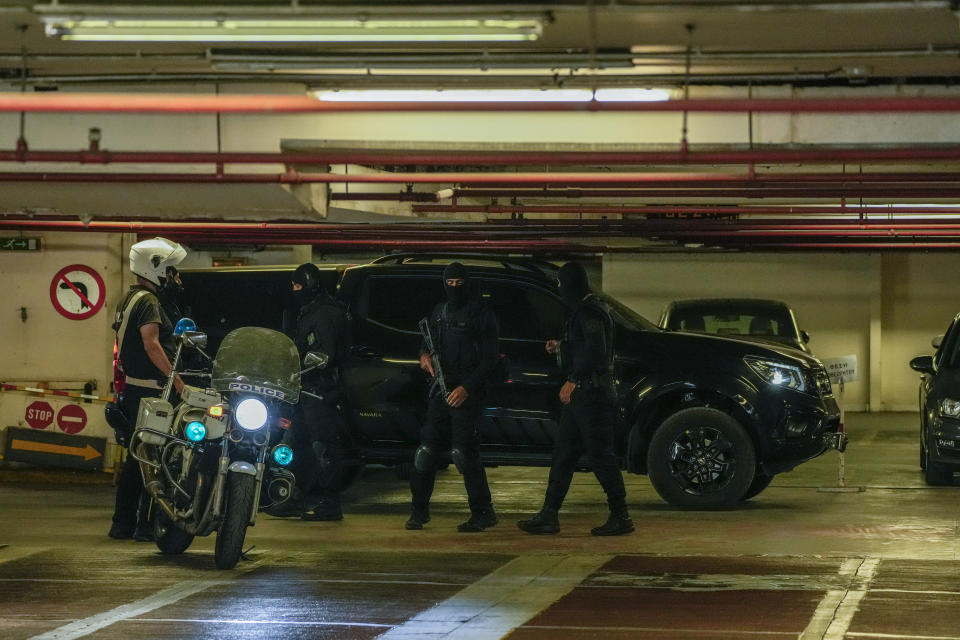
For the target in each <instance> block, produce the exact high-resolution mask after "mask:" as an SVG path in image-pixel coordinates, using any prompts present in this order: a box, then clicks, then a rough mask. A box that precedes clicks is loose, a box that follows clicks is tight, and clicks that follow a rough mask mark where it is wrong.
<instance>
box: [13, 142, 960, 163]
mask: <svg viewBox="0 0 960 640" xmlns="http://www.w3.org/2000/svg"><path fill="white" fill-rule="evenodd" d="M937 160H941V161H952V160H960V146H930V147H923V146H921V147H898V148H889V149H883V148H880V149H878V148H856V147H820V148H816V149H770V148H766V149H765V148H759V149H753V150H733V151H680V150H678V151H522V150H517V151H483V150H476V151H470V150H466V151H408V150H404V151H392V150H344V149H334V150H330V151H319V152H311V153H297V152H281V153H268V152H262V153H259V152H233V151H225V152H206V151H105V150H103V151H88V150H78V151H29V150H26V149H24V150H16V149H12V150H0V161H2V162H68V163H77V164H121V163H122V164H283V165H300V164H304V165H324V164H362V165H380V166H382V165H423V166H523V165H550V166H564V165H567V166H569V165H603V166H610V165H714V164H720V165H726V164H748V165H749V164H760V165H762V164H808V163H818V162H819V163H829V164H842V163H860V162H877V163H886V162H912V161H937Z"/></svg>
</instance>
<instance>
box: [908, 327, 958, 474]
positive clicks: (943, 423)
mask: <svg viewBox="0 0 960 640" xmlns="http://www.w3.org/2000/svg"><path fill="white" fill-rule="evenodd" d="M933 346H934V348H936V350H937V352H936V353H935V354H934V355H932V356H917V357H916V358H914V359H913V360H911V361H910V367H911V368H912V369H913V370H914V371H919V372H920V373H922V374H923V375H922V376H921V378H920V468H921V469H923V477H924V480H925V481H926V482H927V484H929V485H949V484H953V473H954V471H960V315H957V316H956V317H955V318H954V319H953V321H952V322H951V323H950V326H949V327H948V328H947V332H946V333H945V334H943V335H942V336H938V337H937V338H934V340H933Z"/></svg>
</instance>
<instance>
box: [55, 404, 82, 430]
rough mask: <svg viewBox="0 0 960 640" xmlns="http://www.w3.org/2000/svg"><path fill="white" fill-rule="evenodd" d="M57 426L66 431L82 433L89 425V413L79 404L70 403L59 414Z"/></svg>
mask: <svg viewBox="0 0 960 640" xmlns="http://www.w3.org/2000/svg"><path fill="white" fill-rule="evenodd" d="M57 426H58V427H60V430H61V431H63V432H64V433H80V432H81V431H83V428H84V427H85V426H87V414H86V412H85V411H84V410H83V407H81V406H80V405H78V404H68V405H67V406H65V407H64V408H63V409H60V412H59V413H58V414H57Z"/></svg>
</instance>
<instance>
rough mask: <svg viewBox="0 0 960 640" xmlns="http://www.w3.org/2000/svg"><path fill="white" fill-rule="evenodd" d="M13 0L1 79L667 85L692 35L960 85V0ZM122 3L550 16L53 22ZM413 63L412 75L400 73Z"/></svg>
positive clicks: (699, 45) (845, 70)
mask: <svg viewBox="0 0 960 640" xmlns="http://www.w3.org/2000/svg"><path fill="white" fill-rule="evenodd" d="M0 4H2V8H0V77H7V78H12V79H19V78H20V77H21V76H22V72H23V68H24V67H25V68H26V73H27V79H28V81H29V82H34V83H52V82H56V83H66V82H85V81H98V82H101V81H103V80H104V79H109V78H119V77H123V76H125V77H126V78H128V79H130V78H143V79H145V80H148V81H154V82H156V81H162V80H165V79H180V78H194V79H197V78H204V79H214V78H219V79H224V80H226V79H232V80H239V79H251V80H254V79H257V80H262V79H263V78H268V77H272V78H274V79H285V80H303V81H307V82H309V83H310V84H312V85H316V86H331V85H336V86H345V85H350V84H352V85H357V86H370V85H376V86H384V85H390V86H396V85H404V86H407V85H414V84H429V85H430V86H436V84H437V82H438V79H439V81H442V82H443V83H445V84H448V85H451V86H455V85H459V84H464V83H469V84H470V85H471V86H477V85H478V84H482V83H484V82H495V83H496V84H498V85H502V84H503V82H504V77H503V76H506V79H507V80H508V81H509V82H513V83H517V84H525V85H529V84H531V83H535V84H541V85H550V84H554V83H558V82H563V83H564V84H565V85H567V86H570V85H577V84H589V80H588V76H589V75H590V73H589V72H590V69H591V68H594V69H596V70H597V73H599V74H601V76H602V77H603V82H604V83H605V84H616V83H626V82H629V83H632V84H635V83H636V82H637V79H638V78H642V79H646V80H648V81H650V82H656V83H658V84H661V85H662V84H669V83H680V82H681V81H682V79H683V77H684V75H685V55H684V53H685V51H686V50H687V47H688V45H689V46H690V47H691V52H692V56H691V69H690V72H691V73H690V76H691V80H692V81H693V82H710V83H718V82H719V83H724V84H743V83H746V82H753V83H763V82H783V81H789V82H794V83H796V82H804V83H812V84H826V85H835V84H847V83H852V84H863V83H900V82H911V81H914V82H916V81H924V82H927V81H930V80H931V79H940V80H942V81H944V82H951V81H952V79H953V78H954V77H957V76H958V75H960V55H958V52H960V29H958V21H957V15H956V13H955V9H956V8H957V7H956V5H957V3H956V2H949V1H923V0H886V1H884V0H872V1H865V0H837V1H833V2H790V1H785V0H779V1H778V0H768V1H766V2H728V1H726V0H701V1H698V2H692V1H690V2H688V1H683V0H674V1H672V2H648V1H646V0H613V1H605V2H599V1H598V2H589V1H580V2H555V3H541V2H523V1H521V2H513V3H496V2H482V1H481V2H473V3H469V4H466V3H463V2H459V1H456V0H454V1H450V0H435V1H433V2H430V3H428V4H427V3H417V2H405V1H399V2H363V1H358V2H352V3H349V4H343V3H336V4H333V3H329V2H321V1H311V0H298V1H297V2H295V3H283V2H262V1H246V2H231V3H224V4H221V5H216V6H204V7H200V8H198V6H197V4H196V3H186V2H180V3H177V2H150V3H106V2H99V1H84V2H74V1H72V0H58V1H57V2H56V3H53V4H40V3H34V2H25V1H23V2H21V1H16V0H6V1H4V2H2V3H0ZM122 4H126V5H127V6H130V5H133V6H136V7H137V8H136V14H137V15H145V14H146V13H147V12H148V11H153V12H154V13H155V14H158V15H164V14H165V15H183V14H184V13H185V12H187V11H188V10H193V11H194V12H195V13H197V12H199V13H203V14H207V15H211V14H217V15H224V16H230V15H240V14H243V15H251V14H255V15H264V16H291V15H292V16H303V17H320V16H326V17H328V16H332V15H340V16H361V15H368V16H377V15H383V14H392V15H397V14H407V15H411V14H412V15H418V16H425V15H429V14H451V13H454V14H458V15H461V14H468V15H477V16H506V15H529V16H536V17H539V18H541V19H542V20H543V22H544V26H543V34H542V36H541V37H540V38H539V39H538V40H537V41H535V42H524V43H506V44H497V43H488V44H483V45H475V44H471V43H457V44H443V43H420V44H417V45H399V46H398V45H377V46H356V45H353V46H347V45H342V44H341V45H335V44H310V45H296V44H292V45H285V46H284V45H276V44H268V45H248V44H243V45H237V44H233V45H223V44H215V43H185V44H143V43H98V44H90V43H78V42H63V41H60V40H58V39H56V38H48V37H46V36H45V35H44V27H43V23H42V21H41V19H40V16H41V15H42V14H44V13H51V12H53V13H58V14H69V15H84V14H86V15H96V14H98V13H100V14H109V13H110V12H111V9H110V7H114V6H118V5H122ZM177 5H180V6H179V7H178V6H177ZM151 7H152V9H151ZM183 7H187V9H184V8H183ZM114 13H115V12H114ZM24 52H26V57H25V58H24V56H23V53H24ZM405 70H406V71H407V72H409V73H410V74H411V75H397V74H404V71H405Z"/></svg>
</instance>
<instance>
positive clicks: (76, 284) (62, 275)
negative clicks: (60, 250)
mask: <svg viewBox="0 0 960 640" xmlns="http://www.w3.org/2000/svg"><path fill="white" fill-rule="evenodd" d="M105 299H106V293H105V291H104V286H103V278H101V277H100V274H99V273H97V272H96V271H94V270H93V269H92V268H90V267H88V266H87V265H84V264H72V265H70V266H68V267H64V268H63V269H60V271H57V273H56V275H54V276H53V281H52V282H51V283H50V302H52V303H53V308H54V309H56V310H57V313H59V314H60V315H62V316H63V317H65V318H69V319H70V320H85V319H87V318H89V317H90V316H92V315H94V314H95V313H96V312H97V311H99V310H100V307H102V306H103V301H104V300H105Z"/></svg>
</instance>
